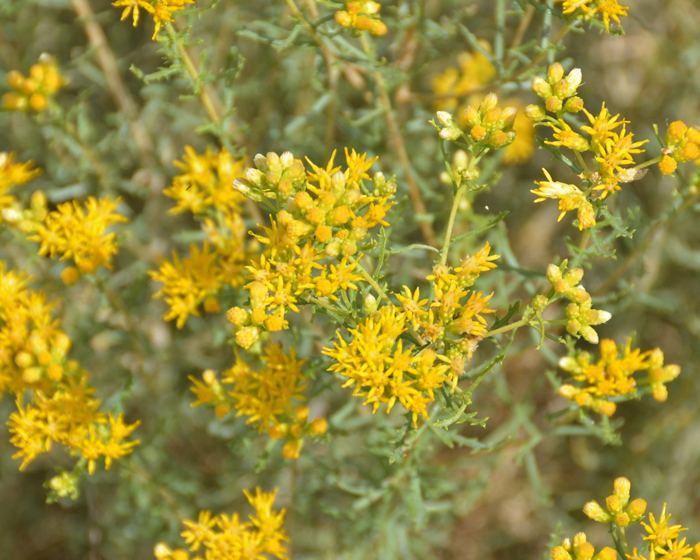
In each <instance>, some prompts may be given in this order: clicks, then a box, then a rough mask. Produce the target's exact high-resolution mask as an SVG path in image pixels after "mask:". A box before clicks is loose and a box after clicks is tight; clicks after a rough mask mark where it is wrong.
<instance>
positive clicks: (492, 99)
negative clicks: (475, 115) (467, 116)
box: [479, 92, 498, 115]
mask: <svg viewBox="0 0 700 560" xmlns="http://www.w3.org/2000/svg"><path fill="white" fill-rule="evenodd" d="M496 105H498V96H497V95H496V94H495V93H493V92H492V93H489V94H488V95H487V96H486V97H484V100H483V101H482V102H481V105H479V112H480V113H481V114H482V115H483V114H485V113H487V112H488V111H490V110H491V109H493V108H494V107H495V106H496Z"/></svg>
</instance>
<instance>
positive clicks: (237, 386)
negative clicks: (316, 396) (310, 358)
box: [192, 343, 306, 431]
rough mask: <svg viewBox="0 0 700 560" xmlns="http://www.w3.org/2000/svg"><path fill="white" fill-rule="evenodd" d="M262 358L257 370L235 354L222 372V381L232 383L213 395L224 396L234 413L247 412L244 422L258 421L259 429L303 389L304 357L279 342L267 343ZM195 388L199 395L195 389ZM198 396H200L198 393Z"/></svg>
mask: <svg viewBox="0 0 700 560" xmlns="http://www.w3.org/2000/svg"><path fill="white" fill-rule="evenodd" d="M262 362H263V364H264V367H263V368H262V369H261V370H260V371H259V372H258V371H253V370H251V369H250V368H249V367H248V365H247V364H246V363H245V362H243V361H241V359H240V357H239V356H238V354H236V363H235V364H234V365H233V366H232V367H231V368H229V369H228V370H226V371H225V372H223V375H222V377H223V379H222V381H223V383H224V384H227V385H231V386H232V387H231V389H230V391H228V396H225V395H223V394H220V395H218V396H217V397H216V402H217V403H219V402H224V401H223V399H224V398H226V399H227V400H228V402H229V403H230V406H231V407H232V408H234V409H235V410H236V416H237V417H238V416H243V415H245V416H248V417H249V418H248V419H247V421H246V423H247V424H253V423H256V422H260V424H259V426H258V430H259V431H263V430H265V429H267V428H268V427H269V426H271V425H273V426H276V425H278V424H280V422H281V420H280V418H281V417H282V416H285V415H290V414H291V413H292V408H293V407H292V399H294V400H298V401H303V400H304V397H303V395H302V393H303V392H304V390H305V389H306V377H305V376H304V374H303V371H302V367H303V365H304V363H305V362H306V360H299V359H297V357H296V354H295V352H294V349H293V348H292V349H290V351H289V354H286V353H284V352H282V345H281V344H279V345H277V344H273V343H270V345H269V346H268V347H267V348H266V349H265V353H264V355H263V357H262ZM193 391H195V389H193ZM195 392H196V393H197V394H198V396H200V394H201V392H200V391H199V389H198V390H196V391H195ZM207 398H210V397H209V395H207ZM200 400H203V399H202V398H201V396H200ZM210 402H213V401H210ZM195 404H199V403H195ZM195 404H193V405H192V406H195Z"/></svg>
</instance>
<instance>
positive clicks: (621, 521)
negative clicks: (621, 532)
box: [615, 512, 630, 527]
mask: <svg viewBox="0 0 700 560" xmlns="http://www.w3.org/2000/svg"><path fill="white" fill-rule="evenodd" d="M629 524H630V518H629V515H627V514H626V513H625V512H622V513H618V514H617V515H616V516H615V525H617V526H618V527H627V525H629Z"/></svg>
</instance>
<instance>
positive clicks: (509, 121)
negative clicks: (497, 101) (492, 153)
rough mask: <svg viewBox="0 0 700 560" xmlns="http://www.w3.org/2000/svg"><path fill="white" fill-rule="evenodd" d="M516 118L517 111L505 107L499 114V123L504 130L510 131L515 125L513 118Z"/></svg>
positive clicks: (513, 108)
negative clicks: (500, 122)
mask: <svg viewBox="0 0 700 560" xmlns="http://www.w3.org/2000/svg"><path fill="white" fill-rule="evenodd" d="M517 116H518V110H517V109H516V108H515V107H506V108H505V109H503V113H501V121H502V123H503V128H504V130H510V129H511V128H513V125H514V124H515V117H517Z"/></svg>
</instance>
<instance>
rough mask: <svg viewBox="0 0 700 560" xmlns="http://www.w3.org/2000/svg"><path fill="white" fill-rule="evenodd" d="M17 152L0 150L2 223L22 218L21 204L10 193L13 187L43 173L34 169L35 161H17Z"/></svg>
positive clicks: (0, 213)
mask: <svg viewBox="0 0 700 560" xmlns="http://www.w3.org/2000/svg"><path fill="white" fill-rule="evenodd" d="M14 160H15V154H13V153H7V152H0V224H2V223H3V222H7V223H14V222H16V221H18V220H19V219H20V218H21V215H22V211H21V206H20V203H19V201H18V200H17V198H16V197H15V196H13V195H11V194H9V191H10V189H12V188H13V187H18V186H22V185H24V184H26V183H28V182H29V181H31V180H32V179H34V178H35V177H37V176H39V175H41V171H40V170H39V169H32V167H33V165H34V162H32V161H26V162H24V163H15V161H14Z"/></svg>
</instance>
